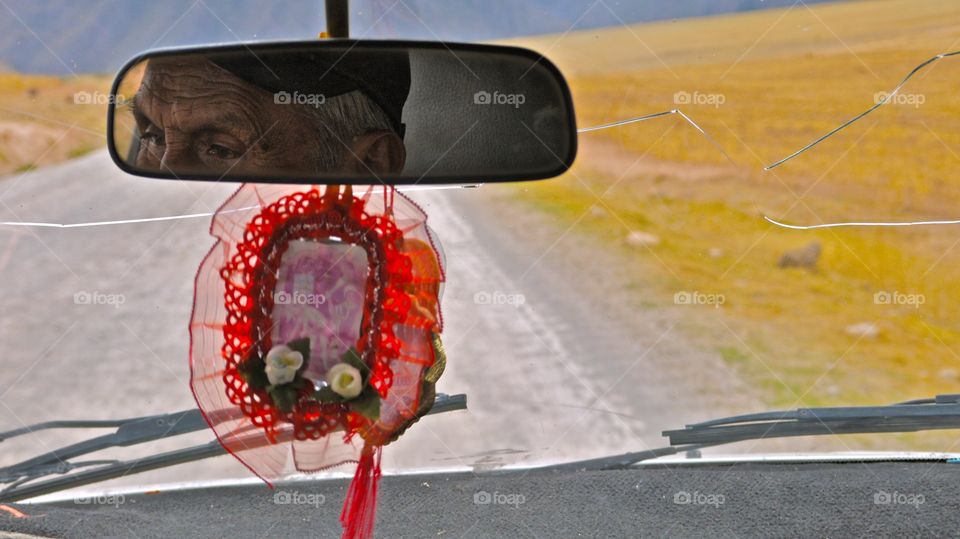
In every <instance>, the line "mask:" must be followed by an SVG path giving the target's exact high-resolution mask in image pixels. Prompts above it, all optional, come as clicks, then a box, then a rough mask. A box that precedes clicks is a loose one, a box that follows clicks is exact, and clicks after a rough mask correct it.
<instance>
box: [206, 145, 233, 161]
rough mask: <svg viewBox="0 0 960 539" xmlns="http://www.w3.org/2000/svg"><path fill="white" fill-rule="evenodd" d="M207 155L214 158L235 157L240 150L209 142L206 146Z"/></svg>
mask: <svg viewBox="0 0 960 539" xmlns="http://www.w3.org/2000/svg"><path fill="white" fill-rule="evenodd" d="M207 155H209V156H210V157H214V158H216V159H237V158H238V157H240V152H238V151H236V150H233V149H231V148H228V147H226V146H222V145H220V144H211V145H210V146H209V147H207Z"/></svg>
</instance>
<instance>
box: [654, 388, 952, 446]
mask: <svg viewBox="0 0 960 539" xmlns="http://www.w3.org/2000/svg"><path fill="white" fill-rule="evenodd" d="M956 428H960V394H952V395H937V396H936V397H934V398H932V399H919V400H913V401H907V402H901V403H899V404H892V405H888V406H839V407H821V408H797V409H796V410H787V411H782V412H763V413H759V414H745V415H737V416H732V417H725V418H721V419H713V420H710V421H704V422H702V423H694V424H692V425H687V427H686V428H684V429H678V430H667V431H664V432H663V435H664V436H667V437H668V438H669V439H670V445H671V446H678V445H686V444H699V445H717V444H729V443H733V442H742V441H744V440H759V439H762V438H785V437H790V436H820V435H824V434H858V433H877V432H916V431H921V430H937V429H956Z"/></svg>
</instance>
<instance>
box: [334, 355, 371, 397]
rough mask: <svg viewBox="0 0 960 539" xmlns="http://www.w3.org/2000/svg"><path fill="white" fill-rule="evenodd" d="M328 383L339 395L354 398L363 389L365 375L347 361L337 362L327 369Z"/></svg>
mask: <svg viewBox="0 0 960 539" xmlns="http://www.w3.org/2000/svg"><path fill="white" fill-rule="evenodd" d="M327 383H328V384H330V389H332V390H333V391H334V392H335V393H336V394H337V395H340V396H341V397H343V398H345V399H352V398H354V397H356V396H357V395H359V394H360V392H361V391H363V377H362V376H361V375H360V371H358V370H357V369H356V367H353V366H351V365H348V364H346V363H337V364H336V365H334V366H333V367H330V370H329V371H327Z"/></svg>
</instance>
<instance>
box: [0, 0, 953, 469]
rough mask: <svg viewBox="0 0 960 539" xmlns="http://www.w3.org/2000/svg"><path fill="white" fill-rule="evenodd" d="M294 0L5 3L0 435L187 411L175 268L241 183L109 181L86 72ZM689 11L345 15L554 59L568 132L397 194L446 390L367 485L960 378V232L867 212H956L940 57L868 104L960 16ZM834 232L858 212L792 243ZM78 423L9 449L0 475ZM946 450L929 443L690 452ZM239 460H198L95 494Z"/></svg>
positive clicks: (736, 7)
mask: <svg viewBox="0 0 960 539" xmlns="http://www.w3.org/2000/svg"><path fill="white" fill-rule="evenodd" d="M313 4H314V3H313V2H304V3H301V4H298V5H297V6H295V7H291V6H290V5H288V4H287V3H282V4H281V3H262V2H252V1H241V0H235V1H225V0H224V1H212V0H210V1H200V2H186V1H182V2H181V1H176V2H165V3H162V5H161V4H152V5H151V7H150V9H148V10H145V9H143V8H142V6H141V5H140V4H138V3H133V2H125V3H109V4H102V5H100V6H98V7H90V6H82V5H80V4H75V3H72V2H59V1H52V0H51V1H45V2H39V3H37V2H28V1H11V0H8V1H7V2H4V3H3V6H2V8H0V28H2V31H0V36H3V37H2V38H0V66H2V70H0V173H2V174H3V175H4V176H3V177H2V178H0V221H3V224H2V226H0V272H2V280H0V282H2V284H0V287H2V297H3V306H4V314H3V315H2V318H0V320H2V322H0V343H2V344H3V346H4V348H5V350H4V360H3V362H2V367H0V373H2V374H0V430H10V429H15V428H20V427H22V426H24V425H28V424H32V423H37V422H41V421H50V420H62V419H80V418H83V419H114V418H123V417H133V416H141V415H151V414H161V413H167V412H173V411H178V410H184V409H189V408H194V407H196V403H195V401H194V398H193V396H192V394H191V392H190V387H189V365H188V354H189V345H190V343H189V341H188V332H187V326H188V322H189V321H190V319H191V306H192V305H193V287H194V276H195V274H196V272H197V267H198V266H199V264H200V262H201V260H203V258H204V256H205V255H206V254H207V252H208V251H209V250H210V248H211V246H212V245H213V243H214V240H215V239H214V238H213V237H212V236H211V235H210V216H211V214H212V213H213V212H214V211H216V209H217V208H218V207H219V206H220V205H221V204H222V203H223V202H224V201H225V200H226V199H227V198H228V197H229V196H230V195H231V194H232V193H233V192H234V191H235V190H236V188H237V185H236V184H225V183H215V182H211V183H207V182H186V181H160V180H155V179H150V178H140V177H134V176H130V175H127V174H125V173H123V172H121V171H119V170H118V169H117V168H116V167H115V166H114V164H113V163H112V162H111V160H110V158H109V156H108V154H107V151H106V149H105V144H106V142H105V111H106V106H107V101H108V98H109V84H110V82H111V80H112V77H113V74H114V73H115V71H116V69H118V68H119V67H120V65H121V64H122V63H123V62H124V61H126V60H127V59H128V58H130V57H131V56H133V55H134V54H136V53H138V52H140V51H142V50H144V49H148V48H154V47H161V46H172V45H183V44H197V43H207V42H213V41H239V40H259V39H280V38H283V39H310V38H312V37H315V36H316V34H317V32H318V31H319V30H320V29H322V24H323V18H322V16H321V11H322V9H321V8H320V7H318V6H315V5H313ZM707 4H708V3H706V2H691V3H683V4H682V5H681V4H677V5H673V4H668V3H662V2H636V3H632V4H630V5H622V4H621V3H615V2H604V1H602V0H601V1H598V2H594V3H588V4H584V3H582V2H526V3H507V2H502V3H500V5H499V7H498V8H497V9H491V8H488V7H487V6H486V4H483V3H481V4H476V3H472V2H444V3H428V2H409V1H407V2H405V1H400V2H396V3H393V2H379V1H372V0H371V1H368V2H355V3H353V5H352V11H351V13H352V28H351V29H352V34H353V36H354V37H357V38H400V39H429V40H448V41H488V42H497V43H506V44H511V45H518V46H523V47H528V48H532V49H534V50H536V51H539V52H540V53H542V54H544V55H545V56H546V57H547V58H549V59H551V60H552V61H553V62H554V63H555V64H556V65H557V66H558V67H559V68H560V70H561V71H562V72H563V74H564V75H565V76H566V78H567V81H568V83H569V84H570V87H571V90H572V93H573V101H574V106H575V109H576V114H577V123H578V127H580V128H581V130H582V132H581V134H580V136H579V141H578V145H579V151H578V156H577V160H576V163H575V165H574V167H573V168H572V169H571V170H570V171H568V172H567V173H566V174H564V175H563V176H561V177H558V178H554V179H550V180H544V181H537V182H526V183H515V184H497V185H486V186H482V187H480V188H474V189H432V190H426V189H413V190H410V191H408V192H407V195H408V196H409V197H410V198H411V199H412V200H414V201H415V202H416V203H417V204H418V205H419V206H420V207H421V208H422V209H423V210H424V211H425V212H426V213H427V214H428V216H429V218H428V224H429V226H430V228H431V229H432V231H433V232H434V236H435V237H436V239H437V240H438V241H439V243H440V245H441V246H442V250H443V253H444V255H445V260H446V282H445V285H444V289H443V295H442V303H441V308H442V313H443V320H444V331H443V343H444V346H445V349H446V354H447V358H448V363H447V367H446V372H445V373H444V375H443V377H442V378H441V379H440V381H439V383H438V384H437V388H436V389H437V391H438V392H440V393H447V394H457V393H464V394H466V395H467V397H468V399H469V400H468V411H466V412H463V411H459V412H452V413H443V414H437V415H434V416H431V417H427V418H424V419H423V420H421V421H420V422H419V423H418V424H417V426H416V427H415V428H412V429H410V430H409V432H406V433H405V434H404V436H403V438H402V439H401V440H400V441H398V442H396V443H395V444H392V445H391V446H390V448H389V449H390V450H389V451H386V452H385V453H384V468H385V470H386V471H388V472H403V471H414V470H429V469H469V470H474V471H478V470H490V469H497V468H502V467H508V466H530V465H535V464H544V463H557V462H565V461H571V460H577V459H586V458H595V457H602V456H605V455H613V454H618V453H625V452H631V451H640V450H644V449H652V448H657V447H662V446H664V445H666V441H665V440H664V438H663V436H662V435H661V432H662V431H664V430H668V429H675V428H681V427H682V426H683V425H685V424H687V423H694V422H699V421H705V420H708V419H710V418H714V417H718V416H725V415H734V414H745V413H753V412H759V411H764V410H771V409H790V408H798V407H807V406H846V405H873V404H888V403H894V402H899V401H904V400H909V399H913V398H919V397H927V396H931V395H935V394H938V393H952V392H956V388H957V385H958V382H960V356H958V355H957V352H956V350H957V349H958V346H960V333H958V331H957V328H958V327H960V314H958V310H957V309H956V304H957V301H958V300H960V297H958V294H960V292H958V290H960V282H958V279H957V277H956V271H955V268H956V267H957V264H958V262H960V249H957V248H956V244H957V243H958V240H957V239H956V236H957V231H958V228H957V225H956V224H942V223H941V224H917V225H916V226H873V225H877V224H881V225H890V224H903V223H919V222H927V221H952V220H956V219H960V209H958V208H960V205H958V204H957V202H958V201H960V187H958V184H957V181H956V180H955V179H954V176H953V172H954V171H955V169H956V167H957V165H958V161H960V155H958V152H960V125H958V119H957V118H958V116H957V114H956V112H957V111H958V107H960V101H958V99H960V98H958V96H957V93H956V92H955V83H956V80H957V76H958V75H960V59H958V58H955V57H944V58H942V59H939V60H937V61H934V62H933V63H931V64H928V65H927V66H926V67H925V68H923V69H922V70H920V71H918V72H917V73H916V74H914V75H913V76H912V77H911V78H910V79H909V80H908V82H907V83H906V84H905V85H904V86H902V87H901V88H900V89H899V91H897V92H895V93H891V92H892V91H893V90H894V89H896V88H898V84H900V82H901V81H902V80H903V79H904V77H906V76H907V75H908V74H910V73H911V71H912V70H914V68H916V67H917V66H918V65H921V64H922V63H923V62H925V61H927V60H928V59H930V58H932V57H935V56H936V55H938V54H941V53H949V52H952V51H953V50H954V49H955V48H960V41H958V35H957V29H956V24H955V22H956V21H957V20H958V19H957V17H958V16H960V6H957V5H955V4H954V3H950V2H935V1H926V2H912V1H910V2H908V1H906V0H894V1H885V2H836V3H817V2H807V3H803V2H799V3H794V2H791V1H786V0H784V1H766V2H761V1H755V2H753V1H750V2H742V1H737V2H733V1H727V2H710V3H709V6H707ZM905 13H906V14H908V15H905ZM878 104H879V105H881V106H879V107H877V108H876V109H875V110H873V111H872V112H871V113H870V114H868V115H866V116H863V117H862V118H860V119H859V120H858V121H856V122H854V123H852V124H849V125H848V126H847V127H845V128H844V129H842V130H840V131H838V132H836V133H835V134H833V135H832V136H830V137H829V138H826V139H824V140H823V141H822V142H820V143H819V144H817V145H815V146H812V147H809V149H807V150H805V151H803V152H802V153H799V154H797V155H796V156H794V157H793V158H791V159H789V160H787V161H783V162H780V161H781V160H782V159H783V158H786V157H788V156H791V155H792V154H794V153H795V152H797V151H798V150H800V149H802V148H804V147H806V146H807V145H808V144H810V143H811V142H813V141H816V140H817V139H819V138H820V137H822V136H823V135H826V134H828V133H830V132H831V131H832V130H834V129H835V128H836V127H838V126H840V125H842V124H844V122H846V121H848V120H850V119H851V118H854V117H856V116H857V115H858V114H860V113H862V112H864V111H866V110H867V109H870V108H871V107H873V106H874V105H878ZM661 113H662V114H661ZM639 117H643V118H644V119H643V120H642V121H637V122H632V123H625V124H623V125H617V126H613V127H607V128H604V129H597V130H591V129H589V128H591V127H596V126H604V125H607V124H611V123H617V122H621V121H623V120H629V119H634V118H639ZM449 143H451V144H452V143H453V141H449ZM778 162H779V163H778ZM774 164H776V166H775V167H772V168H768V167H770V166H771V165H774ZM170 217H177V218H176V219H168V218H170ZM25 223H32V224H28V225H25ZM850 223H860V224H861V225H862V226H829V227H819V228H806V227H809V226H811V225H825V224H841V225H843V224H850ZM60 225H70V226H60ZM74 225H77V226H74ZM783 225H790V226H794V228H788V227H787V226H783ZM89 436H90V433H89V432H67V433H64V432H61V431H50V432H40V433H34V434H30V435H27V436H22V437H19V438H17V439H15V440H9V441H6V442H4V443H3V445H4V447H3V451H2V453H0V466H2V465H10V464H13V463H16V462H19V461H21V460H24V459H26V458H28V457H30V456H33V455H36V454H37V453H40V452H46V451H50V450H52V449H54V448H56V447H59V446H60V445H63V444H64V443H67V442H71V441H77V440H79V439H82V438H86V437H89ZM210 439H212V437H211V433H210V432H209V431H206V430H204V431H201V432H196V433H193V434H190V435H188V436H181V437H177V438H172V439H167V440H161V441H158V442H154V443H151V444H147V445H145V446H140V447H136V448H123V449H115V450H110V451H107V452H105V453H104V455H103V458H130V457H131V456H133V457H136V456H145V455H149V454H154V453H156V452H158V451H161V450H171V449H176V448H179V447H185V446H186V445H188V444H199V443H203V442H206V441H209V440H210ZM954 449H955V434H951V433H950V432H949V431H946V432H932V433H920V434H917V433H911V434H863V435H850V436H818V437H801V438H790V439H780V440H761V441H748V442H741V443H738V444H733V445H729V446H723V447H720V448H714V449H710V450H707V451H705V454H708V455H709V454H730V453H769V452H789V453H796V452H826V451H859V450H871V451H915V450H923V451H946V452H949V451H953V450H954ZM97 458H100V457H99V456H98V457H97ZM345 473H349V470H347V471H346V472H345ZM248 477H250V474H249V472H248V470H246V469H245V468H244V467H243V466H242V465H241V464H240V463H239V462H237V461H236V460H234V459H232V458H230V457H229V456H222V457H219V458H216V459H211V460H207V461H203V462H198V463H191V464H185V465H181V466H177V467H174V468H169V469H164V470H159V471H153V472H147V473H144V474H140V475H136V476H131V477H124V478H121V479H118V480H114V481H113V482H111V483H110V484H109V485H143V484H150V483H157V482H170V481H196V480H208V479H235V478H248Z"/></svg>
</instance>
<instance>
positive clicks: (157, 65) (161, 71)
mask: <svg viewBox="0 0 960 539" xmlns="http://www.w3.org/2000/svg"><path fill="white" fill-rule="evenodd" d="M219 85H226V86H225V88H238V89H243V90H246V91H251V92H255V91H256V90H258V89H259V88H257V87H256V86H253V85H252V84H250V83H248V82H246V81H244V80H243V79H241V78H239V77H237V76H236V75H234V74H232V73H230V72H229V71H227V70H225V69H223V68H222V67H220V66H218V65H216V64H214V63H213V62H210V61H209V60H207V59H206V58H205V57H203V56H178V55H173V56H167V57H162V56H161V57H159V58H151V59H150V60H148V61H147V65H146V68H145V70H144V74H143V80H142V82H141V84H140V87H141V90H144V89H146V90H148V91H151V92H154V91H161V90H164V89H167V90H174V89H178V88H183V87H189V86H219Z"/></svg>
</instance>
